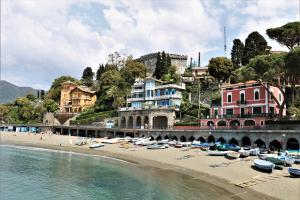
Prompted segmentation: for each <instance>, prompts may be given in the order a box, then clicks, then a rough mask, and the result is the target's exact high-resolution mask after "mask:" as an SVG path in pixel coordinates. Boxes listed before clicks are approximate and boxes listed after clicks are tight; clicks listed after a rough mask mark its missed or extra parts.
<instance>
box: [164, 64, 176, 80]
mask: <svg viewBox="0 0 300 200" xmlns="http://www.w3.org/2000/svg"><path fill="white" fill-rule="evenodd" d="M162 80H163V81H165V82H167V83H178V82H179V81H180V75H179V74H178V73H177V68H176V66H174V65H171V67H170V68H169V71H168V73H167V74H164V75H163V78H162Z"/></svg>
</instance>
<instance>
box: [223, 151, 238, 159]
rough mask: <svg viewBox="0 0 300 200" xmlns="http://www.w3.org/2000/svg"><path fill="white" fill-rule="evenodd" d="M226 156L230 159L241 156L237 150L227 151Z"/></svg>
mask: <svg viewBox="0 0 300 200" xmlns="http://www.w3.org/2000/svg"><path fill="white" fill-rule="evenodd" d="M225 157H226V158H228V159H237V158H239V157H240V153H239V152H236V151H227V152H226V153H225Z"/></svg>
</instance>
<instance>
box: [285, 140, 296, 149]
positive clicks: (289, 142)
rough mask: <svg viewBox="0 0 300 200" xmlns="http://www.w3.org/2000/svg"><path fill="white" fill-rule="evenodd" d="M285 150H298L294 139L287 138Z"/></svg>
mask: <svg viewBox="0 0 300 200" xmlns="http://www.w3.org/2000/svg"><path fill="white" fill-rule="evenodd" d="M286 149H288V150H299V142H298V140H297V139H295V138H289V139H288V140H287V142H286Z"/></svg>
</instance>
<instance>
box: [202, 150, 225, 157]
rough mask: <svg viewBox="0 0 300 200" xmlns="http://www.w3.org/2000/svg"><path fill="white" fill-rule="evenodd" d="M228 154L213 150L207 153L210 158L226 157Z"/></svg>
mask: <svg viewBox="0 0 300 200" xmlns="http://www.w3.org/2000/svg"><path fill="white" fill-rule="evenodd" d="M226 153H227V151H212V150H208V151H207V155H208V156H224V155H225V154H226Z"/></svg>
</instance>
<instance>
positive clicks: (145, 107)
mask: <svg viewBox="0 0 300 200" xmlns="http://www.w3.org/2000/svg"><path fill="white" fill-rule="evenodd" d="M146 109H166V110H168V109H175V110H178V109H179V108H177V107H175V106H142V107H124V108H119V111H127V110H128V111H130V110H146Z"/></svg>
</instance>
